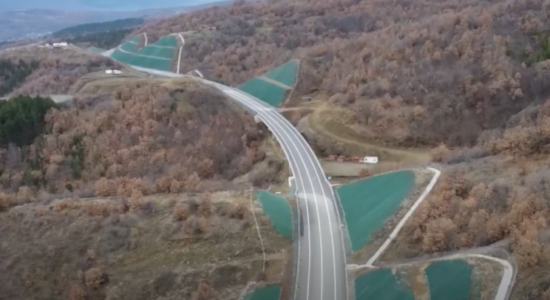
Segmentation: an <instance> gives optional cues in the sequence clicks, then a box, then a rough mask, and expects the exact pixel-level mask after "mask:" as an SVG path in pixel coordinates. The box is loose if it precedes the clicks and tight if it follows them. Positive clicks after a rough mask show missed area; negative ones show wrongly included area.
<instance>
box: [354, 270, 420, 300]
mask: <svg viewBox="0 0 550 300" xmlns="http://www.w3.org/2000/svg"><path fill="white" fill-rule="evenodd" d="M355 299H356V300H414V296H413V293H412V291H411V290H410V289H409V288H407V287H406V286H405V285H404V284H403V283H402V282H401V280H400V278H399V275H398V274H393V272H392V270H391V269H378V270H375V271H372V272H369V273H365V274H363V275H361V276H359V277H358V278H357V279H355Z"/></svg>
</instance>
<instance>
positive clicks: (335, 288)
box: [282, 119, 345, 299]
mask: <svg viewBox="0 0 550 300" xmlns="http://www.w3.org/2000/svg"><path fill="white" fill-rule="evenodd" d="M285 121H286V119H284V121H283V122H282V123H283V124H285V125H286V127H287V128H288V129H289V130H288V131H290V132H291V134H292V135H293V136H294V137H295V138H296V140H298V143H299V144H300V147H301V148H302V149H303V150H304V153H307V154H309V155H306V156H307V158H308V160H309V162H310V164H311V166H313V168H314V169H315V163H314V162H313V160H312V158H311V156H312V155H315V154H314V153H313V151H311V148H309V149H307V148H306V147H304V143H305V141H304V139H303V137H302V136H300V135H299V134H297V133H296V128H294V127H291V125H290V124H288V121H287V122H285ZM285 132H286V131H285ZM291 142H292V144H293V145H294V146H295V147H296V144H294V141H293V139H291ZM308 150H310V151H308ZM298 154H299V155H300V158H301V159H303V158H302V155H301V151H299V152H298ZM306 171H307V173H308V177H309V178H310V179H313V178H315V179H317V182H318V183H319V187H320V188H321V192H322V193H323V202H324V204H325V208H326V212H327V215H328V220H329V225H330V226H329V229H330V230H329V233H330V239H331V243H332V258H333V259H332V266H333V270H334V272H336V245H335V243H334V234H333V232H332V231H333V227H332V225H333V222H332V217H331V213H330V209H329V206H328V199H327V196H326V194H325V189H324V188H323V183H322V182H321V180H320V178H319V177H318V176H315V177H312V176H310V174H309V171H308V169H306ZM322 174H324V172H323V173H322ZM312 183H313V180H312ZM315 199H317V197H315ZM318 209H319V207H317V210H318ZM318 215H319V214H318ZM319 221H320V220H319ZM320 228H321V226H319V229H320ZM321 253H322V252H321ZM321 256H322V254H321ZM344 261H345V260H344ZM333 279H334V299H337V296H338V295H337V282H336V273H334V274H333ZM321 286H322V285H321Z"/></svg>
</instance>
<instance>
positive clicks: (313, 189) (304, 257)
mask: <svg viewBox="0 0 550 300" xmlns="http://www.w3.org/2000/svg"><path fill="white" fill-rule="evenodd" d="M131 67H133V68H134V69H136V70H140V71H143V72H147V73H151V74H156V75H160V76H167V77H184V76H186V75H182V74H177V73H172V72H165V71H158V70H151V69H146V68H141V67H135V66H131ZM197 80H200V81H202V82H204V83H206V84H209V85H212V86H215V87H216V88H218V89H219V90H221V91H222V92H223V93H225V94H226V95H227V96H229V97H230V98H232V99H234V100H236V101H238V102H239V103H241V104H242V105H244V106H245V107H247V108H248V109H249V110H252V111H254V112H255V113H256V114H257V116H258V117H259V118H260V119H261V120H262V121H263V122H264V124H265V125H266V126H267V127H268V128H269V130H270V131H271V132H272V133H273V135H274V136H275V138H276V139H277V140H278V141H279V143H280V144H281V147H282V148H283V151H284V152H285V155H286V157H287V159H288V160H289V165H290V169H291V171H292V174H293V176H294V177H295V178H296V180H295V183H296V189H295V190H296V192H297V200H298V201H297V203H298V205H299V208H298V209H299V213H300V214H301V215H302V219H303V221H302V222H300V223H302V224H303V226H304V227H303V228H300V229H299V230H300V231H302V232H303V234H302V235H299V236H298V237H296V238H297V239H298V248H299V249H298V253H299V258H300V259H299V262H298V266H297V271H296V278H297V280H296V282H295V284H296V286H295V293H294V295H291V299H294V300H347V299H348V285H347V272H346V258H345V247H344V239H343V233H342V227H341V224H343V223H342V217H341V216H340V215H339V213H338V209H337V204H336V201H337V200H336V197H335V195H334V191H333V189H332V187H331V184H330V183H329V182H328V181H327V179H326V177H325V174H324V172H323V169H322V168H321V165H320V164H319V161H318V160H317V157H316V156H315V154H314V153H313V151H312V150H311V148H310V147H309V145H308V144H307V142H306V141H305V139H304V138H303V137H302V135H301V134H300V133H299V132H298V130H297V129H296V128H295V127H294V126H292V124H290V122H288V121H287V120H286V119H285V118H284V117H283V116H282V115H281V114H279V113H278V112H277V110H276V109H275V108H273V107H271V106H269V105H268V104H266V103H264V102H263V101H261V100H259V99H257V98H255V97H254V96H251V95H249V94H247V93H245V92H243V91H241V90H238V89H235V88H231V87H228V86H225V85H222V84H218V83H215V82H212V81H208V80H204V79H201V78H197Z"/></svg>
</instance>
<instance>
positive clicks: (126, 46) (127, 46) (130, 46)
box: [120, 42, 138, 53]
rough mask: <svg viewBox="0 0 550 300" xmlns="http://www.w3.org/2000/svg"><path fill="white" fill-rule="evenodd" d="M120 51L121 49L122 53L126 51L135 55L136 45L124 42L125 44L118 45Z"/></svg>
mask: <svg viewBox="0 0 550 300" xmlns="http://www.w3.org/2000/svg"><path fill="white" fill-rule="evenodd" d="M120 49H122V50H124V51H127V52H132V53H136V52H137V51H138V50H137V47H136V44H132V43H130V42H126V43H124V44H122V45H120Z"/></svg>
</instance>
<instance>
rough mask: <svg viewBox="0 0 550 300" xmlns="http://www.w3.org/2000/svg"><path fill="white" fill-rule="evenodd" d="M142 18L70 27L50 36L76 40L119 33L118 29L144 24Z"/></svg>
mask: <svg viewBox="0 0 550 300" xmlns="http://www.w3.org/2000/svg"><path fill="white" fill-rule="evenodd" d="M144 21H145V20H144V19H142V18H128V19H120V20H115V21H108V22H99V23H87V24H82V25H76V26H71V27H68V28H65V29H62V30H59V31H56V32H54V33H52V34H51V37H53V38H63V39H66V38H77V37H81V38H82V36H85V35H89V34H93V33H102V32H111V31H114V32H116V31H119V30H120V29H129V28H134V27H137V26H140V25H142V24H143V23H144Z"/></svg>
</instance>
